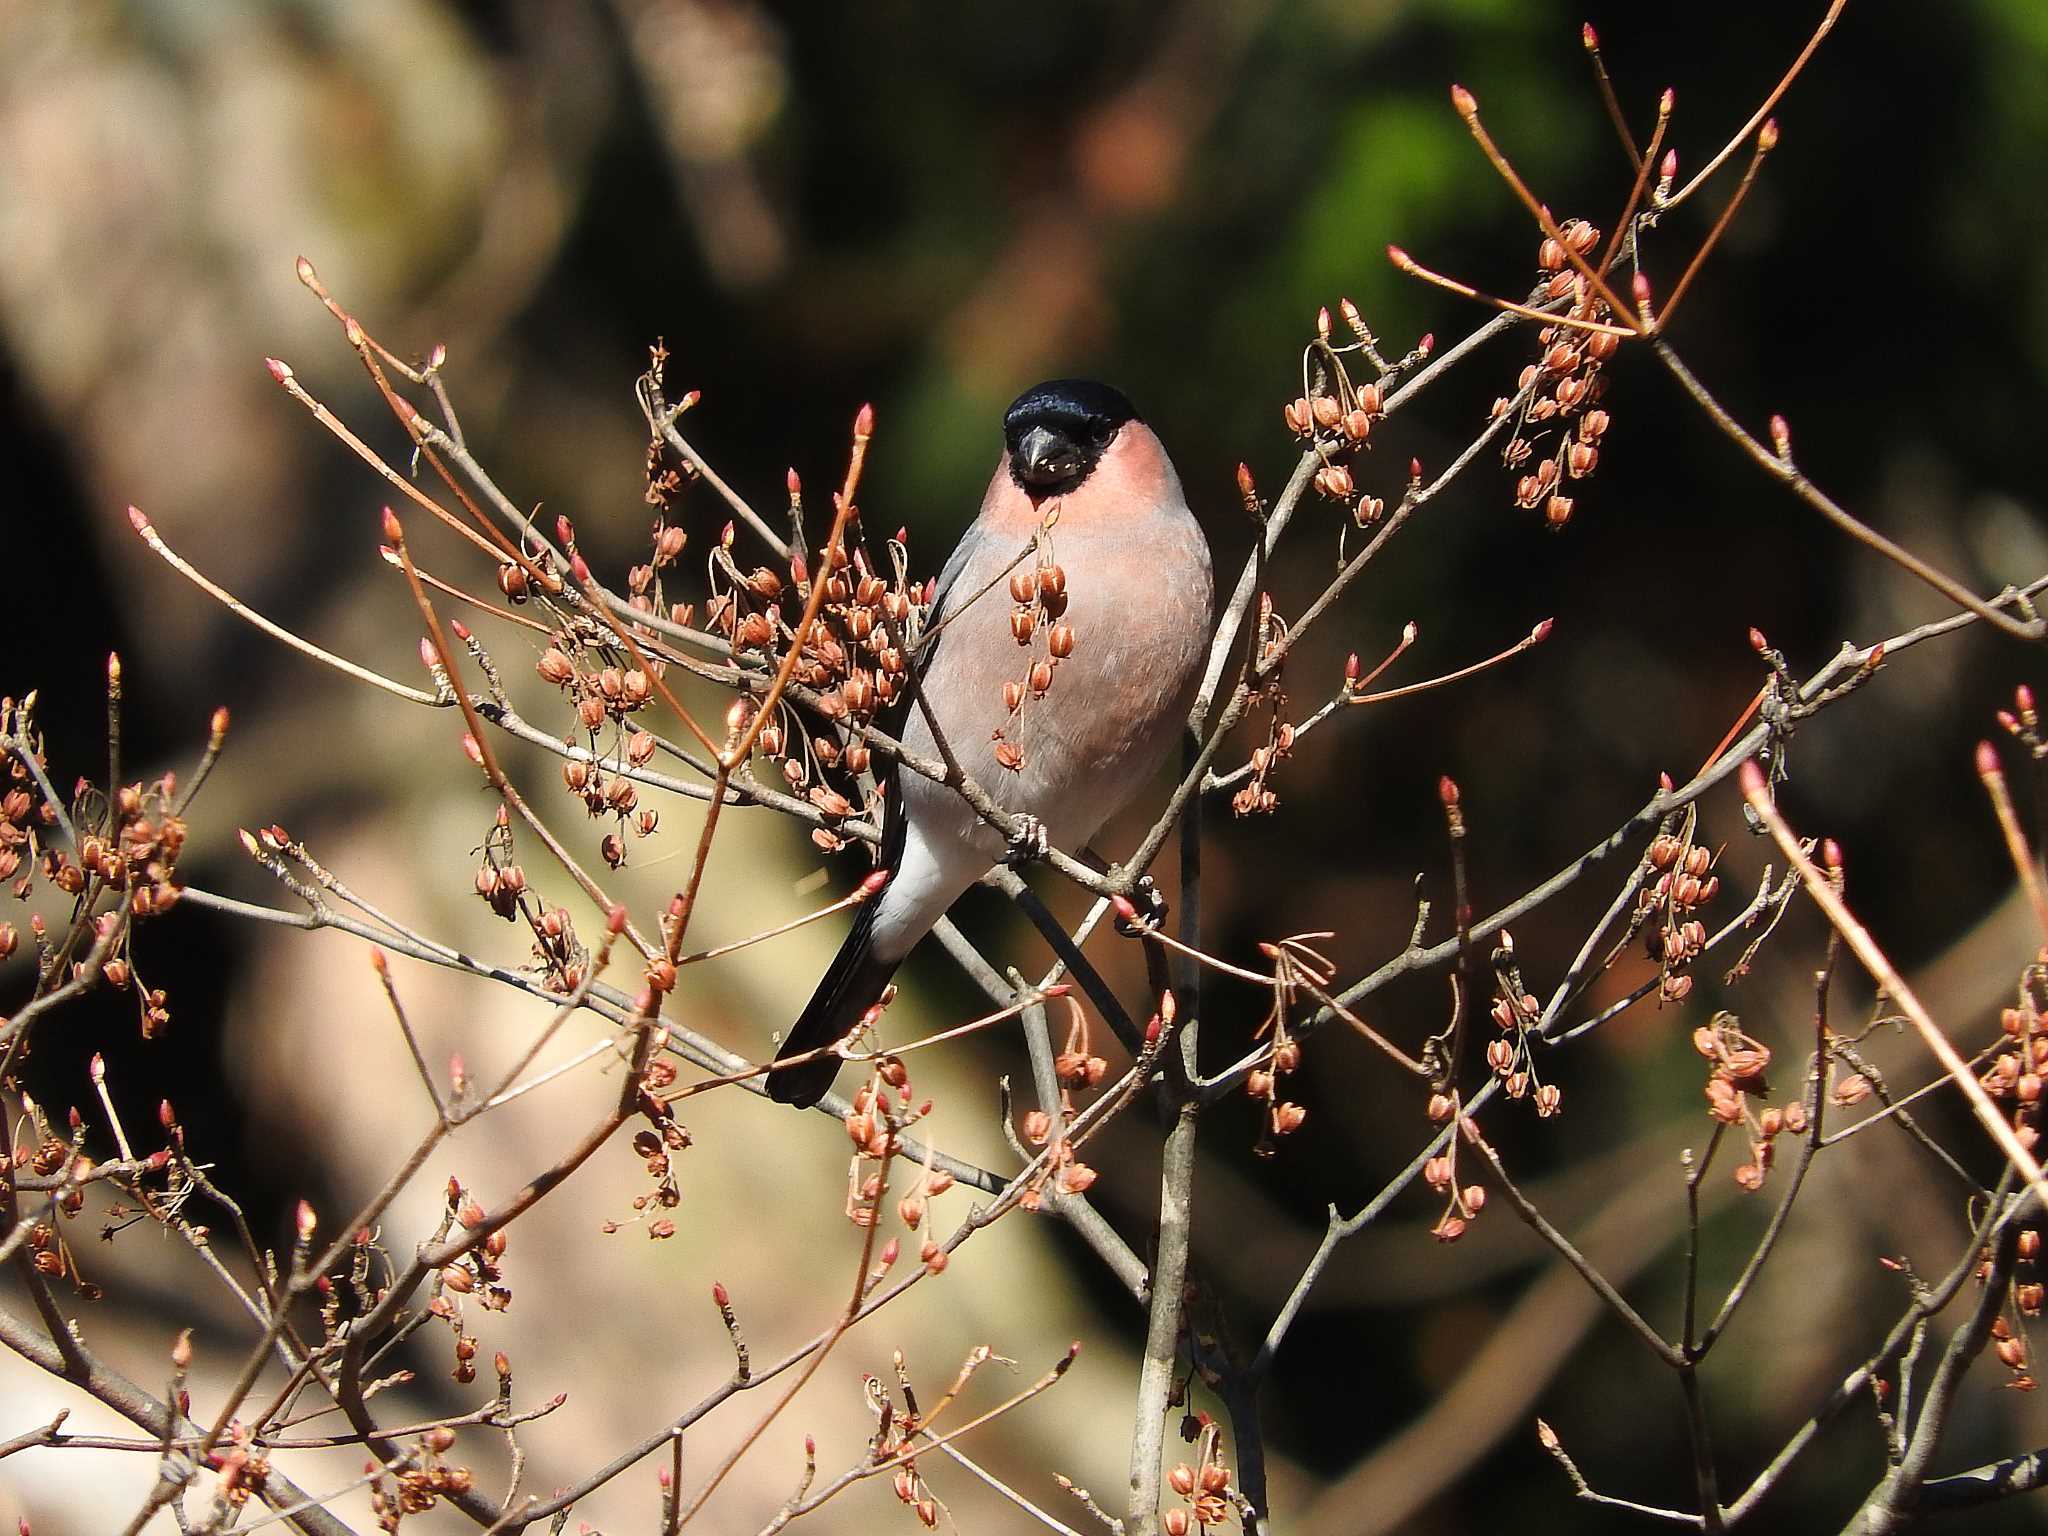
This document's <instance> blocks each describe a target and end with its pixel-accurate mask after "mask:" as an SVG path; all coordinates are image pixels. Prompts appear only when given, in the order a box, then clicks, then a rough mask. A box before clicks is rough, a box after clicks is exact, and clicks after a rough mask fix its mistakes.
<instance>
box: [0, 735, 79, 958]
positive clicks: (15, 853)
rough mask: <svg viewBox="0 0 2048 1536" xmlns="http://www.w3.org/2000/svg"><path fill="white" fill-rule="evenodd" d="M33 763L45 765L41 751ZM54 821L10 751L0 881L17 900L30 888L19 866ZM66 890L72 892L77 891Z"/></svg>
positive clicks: (0, 810) (1, 811) (0, 799)
mask: <svg viewBox="0 0 2048 1536" xmlns="http://www.w3.org/2000/svg"><path fill="white" fill-rule="evenodd" d="M34 697H35V696H34V695H33V694H31V695H30V696H29V699H30V702H31V703H33V701H34ZM13 714H14V701H13V700H12V699H0V718H11V717H12V716H13ZM37 766H39V767H43V766H47V765H46V764H44V763H43V762H42V760H41V754H38V757H37ZM56 823H57V808H56V807H55V806H54V805H51V804H49V803H48V802H46V801H45V800H44V799H43V797H42V795H41V793H40V791H39V788H38V786H37V783H36V778H35V775H34V773H32V772H31V771H30V768H29V765H28V764H27V763H26V762H24V761H22V759H21V758H20V757H19V756H17V755H15V754H14V753H12V752H10V753H9V754H8V757H7V789H6V792H5V793H4V794H0V881H9V880H11V881H13V882H14V896H15V899H16V900H17V901H26V900H28V895H29V891H30V890H31V889H32V886H31V881H30V876H29V874H28V873H27V872H26V871H25V870H24V867H23V866H24V864H25V863H32V862H33V861H34V859H35V856H36V844H37V843H38V842H39V841H40V840H41V837H40V833H41V829H42V828H44V827H50V826H55V825H56ZM78 883H79V889H80V890H83V889H84V881H83V879H80V880H79V882H78ZM70 894H73V895H76V894H77V892H75V891H74V892H71V893H70ZM0 958H4V957H0Z"/></svg>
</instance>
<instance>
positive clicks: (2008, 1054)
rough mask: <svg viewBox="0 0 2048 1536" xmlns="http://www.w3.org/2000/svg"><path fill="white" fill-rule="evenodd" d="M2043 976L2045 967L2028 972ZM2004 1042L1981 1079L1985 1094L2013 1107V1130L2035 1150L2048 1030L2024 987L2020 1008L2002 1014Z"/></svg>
mask: <svg viewBox="0 0 2048 1536" xmlns="http://www.w3.org/2000/svg"><path fill="white" fill-rule="evenodd" d="M2041 974H2042V964H2041V963H2040V962H2037V963H2036V964H2035V965H2034V966H2031V967H2029V968H2028V979H2029V980H2032V979H2034V978H2035V977H2037V976H2040V975H2041ZM1998 1026H1999V1031H2000V1034H2001V1035H2002V1037H2003V1038H2002V1039H2001V1040H2000V1042H1999V1045H1998V1049H1997V1052H1996V1054H1995V1055H1993V1057H1992V1058H1991V1062H1990V1065H1989V1066H1987V1067H1986V1068H1985V1069H1984V1071H1983V1072H1981V1073H1980V1074H1979V1075H1978V1078H1977V1081H1978V1082H1979V1083H1981V1084H1983V1087H1984V1091H1985V1092H1986V1093H1988V1094H1989V1095H1990V1096H1991V1097H1992V1098H1993V1099H1994V1100H1996V1101H1998V1102H1999V1103H2001V1104H2010V1105H2011V1106H2012V1109H2011V1115H2012V1130H2013V1135H2014V1136H2015V1137H2016V1138H2018V1140H2019V1143H2020V1145H2021V1146H2023V1147H2026V1148H2027V1149H2028V1150H2030V1151H2031V1150H2032V1149H2033V1147H2034V1144H2035V1143H2036V1142H2037V1141H2038V1140H2039V1139H2040V1135H2041V1129H2040V1120H2041V1099H2042V1091H2041V1090H2042V1084H2043V1081H2044V1080H2048V1029H2044V1028H2043V1027H2042V1023H2041V1013H2040V1009H2039V1008H2038V1007H2037V1006H2036V1003H2035V999H2034V995H2033V991H2032V989H2031V988H2030V987H2028V986H2024V985H2023V986H2022V987H2021V989H2020V994H2019V1003H2018V1006H2016V1007H2011V1008H2005V1009H2002V1010H2000V1012H1999V1016H1998Z"/></svg>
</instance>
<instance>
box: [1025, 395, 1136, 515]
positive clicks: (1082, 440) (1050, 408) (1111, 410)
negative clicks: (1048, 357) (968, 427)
mask: <svg viewBox="0 0 2048 1536" xmlns="http://www.w3.org/2000/svg"><path fill="white" fill-rule="evenodd" d="M1138 419H1139V417H1138V411H1137V408H1136V407H1135V406H1133V405H1132V404H1131V402H1130V401H1129V400H1128V399H1126V398H1125V397H1124V395H1123V394H1122V393H1121V392H1120V391H1118V390H1114V389H1111V388H1110V387H1109V386H1108V385H1107V384H1097V383H1096V382H1095V381H1094V380H1092V379H1051V380H1048V381H1047V382H1046V383H1044V384H1040V385H1037V386H1035V387H1034V388H1031V389H1027V390H1026V391H1024V393H1023V394H1021V395H1019V396H1018V397H1017V399H1016V401H1015V403H1013V404H1012V405H1011V406H1010V408H1009V409H1008V410H1007V411H1005V412H1004V413H1003V441H1004V443H1005V444H1006V445H1007V446H1008V447H1009V450H1010V473H1011V475H1013V476H1014V477H1015V478H1016V481H1017V483H1018V484H1019V485H1021V486H1023V487H1024V489H1025V490H1026V491H1029V492H1031V493H1032V494H1033V495H1034V496H1059V495H1065V494H1066V493H1067V492H1069V491H1071V490H1073V489H1074V488H1075V487H1076V486H1078V485H1080V484H1081V482H1082V481H1084V480H1086V479H1087V478H1088V476H1089V475H1090V474H1091V473H1093V472H1094V469H1095V462H1096V460H1097V459H1098V458H1100V457H1101V454H1102V450H1103V449H1105V448H1107V447H1108V446H1109V445H1110V443H1111V441H1112V440H1114V438H1115V437H1116V435H1117V433H1118V432H1119V431H1120V430H1122V428H1123V427H1124V425H1125V424H1126V423H1127V422H1133V421H1136V420H1138Z"/></svg>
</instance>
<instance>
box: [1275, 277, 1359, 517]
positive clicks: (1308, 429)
mask: <svg viewBox="0 0 2048 1536" xmlns="http://www.w3.org/2000/svg"><path fill="white" fill-rule="evenodd" d="M1343 309H1344V315H1345V319H1346V321H1347V323H1349V324H1350V326H1351V327H1352V330H1353V331H1354V332H1355V333H1356V334H1357V335H1359V336H1360V338H1361V339H1362V341H1363V342H1365V343H1366V344H1369V343H1370V340H1371V337H1370V333H1369V332H1367V331H1366V330H1365V328H1364V323H1363V322H1362V321H1361V320H1360V319H1359V318H1358V311H1357V309H1356V308H1355V307H1354V306H1353V305H1352V304H1351V301H1350V300H1348V299H1347V300H1345V301H1344V303H1343ZM1316 324H1317V330H1318V332H1319V335H1320V336H1321V338H1322V339H1323V341H1324V342H1325V343H1326V344H1327V341H1328V338H1329V334H1330V312H1329V311H1328V310H1327V309H1325V310H1323V311H1322V312H1321V313H1320V314H1319V315H1318V316H1317V317H1316ZM1331 355H1332V356H1334V354H1331ZM1385 415H1386V400H1385V397H1384V395H1383V393H1382V391H1381V388H1380V386H1379V385H1378V384H1377V383H1370V384H1359V385H1356V386H1354V385H1353V384H1352V383H1351V380H1350V378H1349V376H1348V375H1346V374H1345V372H1344V371H1343V369H1342V368H1341V367H1339V368H1337V369H1336V370H1335V371H1334V374H1333V376H1332V378H1331V380H1330V387H1329V389H1328V390H1327V391H1324V390H1319V391H1318V392H1316V393H1315V394H1312V395H1302V396H1297V397H1296V398H1295V399H1293V400H1291V401H1289V402H1288V403H1287V405H1286V407H1285V408H1284V409H1283V410H1282V411H1281V418H1282V420H1284V421H1285V422H1286V424H1287V430H1288V431H1289V432H1290V433H1292V434H1293V435H1294V436H1296V437H1298V438H1300V439H1301V440H1302V442H1303V443H1305V444H1307V445H1308V446H1309V447H1311V448H1313V449H1314V450H1315V452H1316V454H1317V456H1318V457H1320V458H1321V459H1322V461H1323V462H1322V464H1321V465H1320V466H1319V467H1318V468H1317V470H1316V473H1315V479H1314V481H1313V482H1312V483H1313V484H1314V486H1315V491H1316V494H1317V495H1318V496H1321V497H1323V498H1324V499H1325V500H1326V501H1334V502H1336V503H1337V504H1338V505H1339V506H1341V507H1346V508H1349V509H1350V512H1351V515H1352V518H1353V520H1354V521H1356V522H1357V524H1358V526H1359V527H1361V528H1363V527H1367V526H1369V525H1371V524H1372V523H1375V522H1377V521H1379V519H1380V517H1381V516H1382V515H1383V514H1384V513H1385V512H1386V509H1387V508H1386V503H1385V502H1384V501H1382V500H1381V499H1380V498H1379V497H1377V496H1367V495H1364V494H1362V493H1361V492H1360V490H1359V486H1358V477H1357V475H1356V473H1355V472H1354V465H1355V464H1356V462H1357V459H1358V456H1359V455H1360V454H1362V453H1364V452H1366V451H1367V450H1368V449H1369V447H1370V446H1371V439H1372V429H1373V424H1374V423H1375V422H1377V421H1379V420H1381V419H1382V418H1384V417H1385ZM1246 478H1247V477H1245V476H1243V475H1240V484H1241V485H1242V484H1243V483H1244V482H1245V480H1246Z"/></svg>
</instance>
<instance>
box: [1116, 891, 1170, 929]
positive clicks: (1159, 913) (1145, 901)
mask: <svg viewBox="0 0 2048 1536" xmlns="http://www.w3.org/2000/svg"><path fill="white" fill-rule="evenodd" d="M1131 905H1132V906H1134V907H1136V908H1137V909H1138V920H1137V921H1136V922H1135V923H1131V922H1126V921H1125V920H1124V919H1123V918H1121V917H1120V918H1118V919H1116V931H1117V932H1118V933H1120V934H1122V935H1123V936H1124V937H1125V938H1127V939H1134V938H1136V937H1137V936H1138V935H1139V934H1140V933H1143V932H1144V931H1145V930H1146V929H1148V928H1163V927H1165V926H1166V898H1165V897H1164V896H1162V895H1160V894H1159V887H1158V886H1156V885H1154V884H1153V883H1152V877H1151V876H1150V875H1140V876H1138V883H1137V884H1136V885H1135V886H1133V887H1131Z"/></svg>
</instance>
